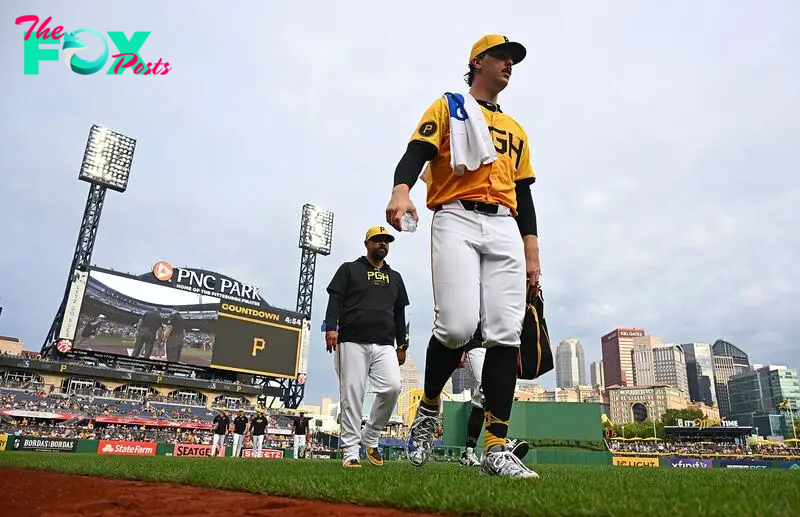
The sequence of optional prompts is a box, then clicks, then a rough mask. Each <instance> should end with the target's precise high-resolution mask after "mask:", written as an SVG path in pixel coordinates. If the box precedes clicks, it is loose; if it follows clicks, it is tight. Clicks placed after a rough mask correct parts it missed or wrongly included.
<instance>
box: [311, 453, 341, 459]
mask: <svg viewBox="0 0 800 517" xmlns="http://www.w3.org/2000/svg"><path fill="white" fill-rule="evenodd" d="M334 454H336V453H334V452H333V451H313V452H312V453H311V457H312V458H313V459H315V460H329V459H331V458H333V455H334Z"/></svg>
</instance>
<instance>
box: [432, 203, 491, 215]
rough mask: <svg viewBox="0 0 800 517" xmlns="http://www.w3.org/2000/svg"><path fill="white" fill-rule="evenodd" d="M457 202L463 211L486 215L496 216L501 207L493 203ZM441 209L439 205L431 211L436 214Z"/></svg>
mask: <svg viewBox="0 0 800 517" xmlns="http://www.w3.org/2000/svg"><path fill="white" fill-rule="evenodd" d="M457 202H458V203H459V204H460V205H461V206H462V207H463V208H464V210H468V211H470V212H478V213H481V214H486V215H497V214H498V213H499V212H500V207H501V206H502V205H498V204H494V203H484V202H482V201H468V200H466V199H459V200H458V201H457ZM442 208H444V207H443V206H442V205H439V206H437V207H435V208H434V209H433V211H434V212H438V211H439V210H441V209H442Z"/></svg>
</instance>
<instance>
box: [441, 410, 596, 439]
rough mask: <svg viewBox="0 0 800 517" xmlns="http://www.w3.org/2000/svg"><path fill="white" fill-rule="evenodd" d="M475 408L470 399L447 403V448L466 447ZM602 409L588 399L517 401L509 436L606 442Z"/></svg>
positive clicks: (444, 419) (445, 427)
mask: <svg viewBox="0 0 800 517" xmlns="http://www.w3.org/2000/svg"><path fill="white" fill-rule="evenodd" d="M471 409H472V406H471V404H470V403H469V402H453V401H445V402H444V415H443V425H444V437H443V445H444V446H445V447H463V445H464V443H465V441H466V438H467V429H466V427H467V419H468V418H469V413H470V411H471ZM601 411H602V410H601V406H600V404H593V403H585V402H520V401H515V402H514V405H513V407H512V409H511V423H510V426H509V429H508V435H509V437H511V438H520V439H523V440H529V441H537V440H575V441H598V440H599V441H602V440H603V425H602V424H601V423H600V415H601Z"/></svg>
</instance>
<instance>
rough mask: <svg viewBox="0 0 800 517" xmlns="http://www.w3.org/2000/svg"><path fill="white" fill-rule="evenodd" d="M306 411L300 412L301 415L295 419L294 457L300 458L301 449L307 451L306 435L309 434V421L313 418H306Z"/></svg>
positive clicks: (293, 425)
mask: <svg viewBox="0 0 800 517" xmlns="http://www.w3.org/2000/svg"><path fill="white" fill-rule="evenodd" d="M305 415H306V413H305V411H301V412H300V417H299V418H297V419H296V420H295V421H294V424H292V427H293V429H294V459H299V458H300V449H301V448H302V449H303V450H304V451H305V447H306V435H308V421H309V420H311V418H310V417H309V418H306V416H305Z"/></svg>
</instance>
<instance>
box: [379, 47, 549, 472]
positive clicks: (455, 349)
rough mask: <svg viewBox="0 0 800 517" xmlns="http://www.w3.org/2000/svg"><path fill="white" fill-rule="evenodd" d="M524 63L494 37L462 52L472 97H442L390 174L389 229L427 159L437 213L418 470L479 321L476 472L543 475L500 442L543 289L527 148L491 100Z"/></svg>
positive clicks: (414, 457) (415, 451)
mask: <svg viewBox="0 0 800 517" xmlns="http://www.w3.org/2000/svg"><path fill="white" fill-rule="evenodd" d="M525 56H526V50H525V47H524V46H522V45H521V44H520V43H517V42H513V41H510V40H509V39H508V38H507V37H505V36H503V35H501V34H489V35H486V36H483V37H481V38H480V39H479V40H478V41H477V42H476V43H475V44H474V45H473V46H472V50H471V51H470V54H469V60H468V71H467V74H466V75H465V79H466V82H467V84H468V85H469V92H468V93H464V94H460V93H451V92H446V93H444V94H443V95H442V96H441V97H439V98H438V99H436V100H435V101H434V102H433V103H432V104H431V105H430V106H429V107H428V109H427V110H426V111H425V113H424V114H423V116H422V118H421V120H420V123H419V125H418V126H417V127H416V129H415V130H414V132H413V134H412V136H411V138H410V142H409V144H408V146H407V149H406V152H405V154H404V155H403V157H402V158H401V159H400V161H399V163H398V165H397V167H396V169H395V174H394V188H393V190H392V196H391V199H390V201H389V204H388V205H387V207H386V221H387V222H388V223H389V224H391V225H392V226H393V227H394V228H396V229H398V230H400V229H402V227H403V224H402V221H403V219H404V218H405V217H406V214H409V215H410V216H411V217H412V218H413V219H414V220H415V221H416V220H418V219H419V217H418V216H417V210H416V208H415V207H414V204H413V203H412V202H411V197H410V195H409V191H410V190H411V188H412V187H413V186H414V184H415V183H416V181H417V177H418V175H419V174H420V171H421V170H422V168H423V166H424V165H425V164H426V163H428V168H427V170H426V174H427V179H426V183H427V199H426V206H427V208H428V209H430V210H431V211H432V212H433V216H432V218H431V276H432V284H433V297H434V304H435V318H434V324H433V335H432V336H431V338H430V341H429V343H428V349H427V355H426V360H425V382H424V393H423V396H422V400H421V402H420V404H419V406H418V407H417V410H416V416H415V418H414V421H413V423H412V425H411V429H410V432H409V438H408V441H407V444H406V456H407V458H408V460H409V461H410V462H411V463H412V465H415V466H422V465H424V464H425V463H426V462H427V461H428V460H429V459H430V457H431V454H432V451H433V442H434V431H435V430H436V429H437V428H438V427H439V425H441V418H440V416H439V406H440V404H441V398H440V397H441V393H442V389H443V388H444V385H445V383H446V382H447V380H448V379H449V378H450V376H451V375H452V374H453V372H454V371H455V369H456V368H457V366H458V364H459V361H460V360H461V355H462V353H463V351H462V350H461V348H462V347H463V346H464V345H465V344H466V343H467V342H468V341H469V340H470V338H471V337H472V336H473V334H474V333H475V329H476V328H477V326H478V324H481V329H482V334H483V346H484V347H485V348H486V358H485V361H484V366H483V372H482V376H481V380H482V383H481V385H482V388H483V395H484V421H485V425H486V431H485V433H484V444H483V457H482V459H481V472H483V473H484V474H487V475H491V476H501V477H508V478H515V479H516V478H538V477H539V476H538V474H536V473H535V472H533V471H532V470H530V469H528V468H527V467H526V466H525V465H524V464H523V463H522V461H520V459H519V458H517V457H516V456H514V454H513V453H512V452H511V451H509V450H508V448H507V440H506V437H507V434H508V424H509V419H510V418H511V406H512V404H513V402H514V388H515V386H516V372H517V353H518V350H519V346H520V335H521V333H522V322H523V319H524V317H525V301H526V290H527V289H528V288H535V287H537V286H538V284H539V275H540V270H541V268H540V263H539V241H538V237H537V235H538V233H537V225H536V211H535V209H534V206H533V197H532V196H531V191H530V186H531V184H533V182H534V180H535V177H536V176H535V174H534V170H533V167H532V166H531V156H530V147H531V146H530V141H529V140H528V136H527V134H526V133H525V130H524V129H523V128H522V126H521V125H520V124H519V123H518V122H517V121H516V120H514V119H513V118H511V117H510V116H509V115H507V114H506V113H505V112H504V111H503V110H502V109H500V104H499V103H498V100H497V99H498V95H499V94H500V92H502V91H503V90H504V89H505V88H506V86H508V84H509V82H510V80H511V75H512V69H513V68H514V67H515V66H517V65H519V63H520V62H521V61H522V60H523V59H524V58H525Z"/></svg>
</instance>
